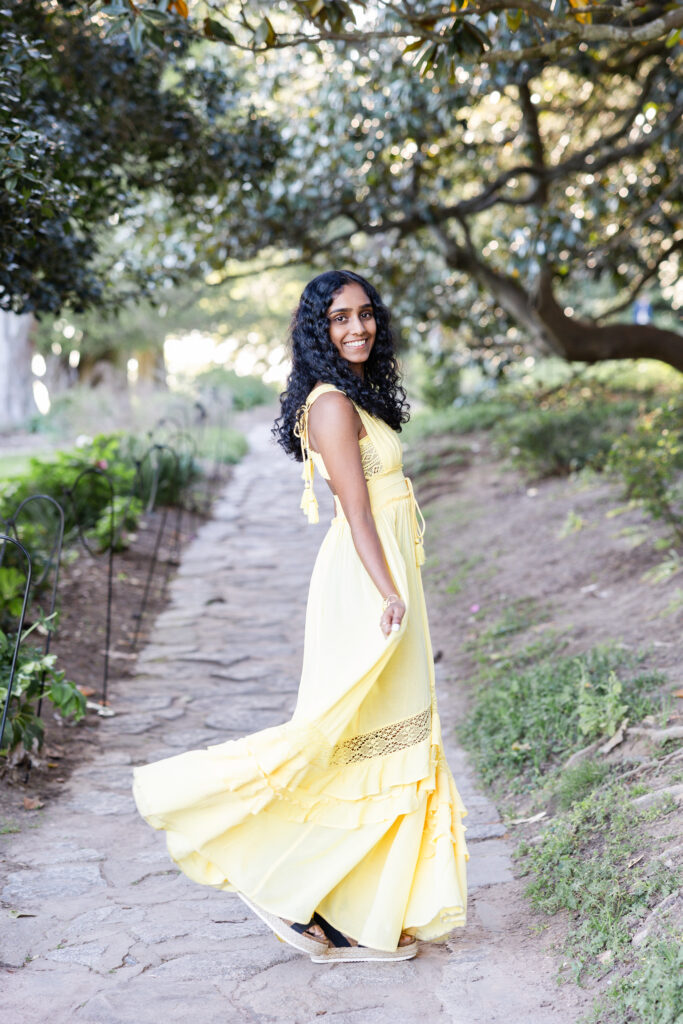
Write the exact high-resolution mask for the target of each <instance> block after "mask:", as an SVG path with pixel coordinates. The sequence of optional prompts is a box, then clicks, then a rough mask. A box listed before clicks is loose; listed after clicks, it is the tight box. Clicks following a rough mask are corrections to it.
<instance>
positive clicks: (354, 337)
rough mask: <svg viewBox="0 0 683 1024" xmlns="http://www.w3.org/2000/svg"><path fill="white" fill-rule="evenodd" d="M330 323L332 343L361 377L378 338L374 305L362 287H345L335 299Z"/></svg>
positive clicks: (328, 315) (354, 285)
mask: <svg viewBox="0 0 683 1024" xmlns="http://www.w3.org/2000/svg"><path fill="white" fill-rule="evenodd" d="M327 319H328V322H329V325H330V341H331V342H332V344H333V345H334V347H335V348H336V350H337V352H339V354H340V356H341V357H342V359H345V360H346V361H347V363H350V364H351V369H352V370H353V372H354V373H357V374H358V376H359V377H362V376H363V374H364V370H365V366H364V364H365V363H366V362H367V359H368V356H369V355H370V352H371V351H372V346H373V345H374V343H375V335H376V334H377V323H376V321H375V313H374V310H373V308H372V303H371V302H370V299H369V298H368V296H367V294H366V293H365V291H364V289H363V288H362V286H361V285H359V284H357V283H356V282H355V281H354V282H353V283H352V284H345V285H344V287H343V288H342V289H341V290H340V291H338V292H337V294H336V295H335V296H334V298H333V299H332V302H331V304H330V307H329V309H328V310H327Z"/></svg>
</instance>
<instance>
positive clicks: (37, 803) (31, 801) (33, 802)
mask: <svg viewBox="0 0 683 1024" xmlns="http://www.w3.org/2000/svg"><path fill="white" fill-rule="evenodd" d="M44 806H45V804H44V803H43V801H42V800H41V799H40V797H39V796H25V797H24V810H25V811H37V810H39V809H40V808H41V807H44Z"/></svg>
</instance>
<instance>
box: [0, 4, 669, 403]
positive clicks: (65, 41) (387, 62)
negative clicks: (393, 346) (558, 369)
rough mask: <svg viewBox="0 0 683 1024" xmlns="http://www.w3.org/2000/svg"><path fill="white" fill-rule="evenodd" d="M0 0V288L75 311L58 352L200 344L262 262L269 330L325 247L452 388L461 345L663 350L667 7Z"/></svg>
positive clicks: (581, 358)
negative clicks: (112, 315) (275, 287)
mask: <svg viewBox="0 0 683 1024" xmlns="http://www.w3.org/2000/svg"><path fill="white" fill-rule="evenodd" d="M0 16H1V17H2V22H3V24H4V25H5V27H6V30H5V31H3V33H2V44H1V49H0V76H1V77H2V83H1V84H2V86H3V89H2V95H3V99H2V103H1V104H0V106H1V107H2V112H1V116H2V121H1V122H0V149H1V151H2V155H3V160H2V170H1V171H0V175H1V177H0V182H1V184H2V190H1V192H0V212H1V213H2V219H1V221H0V223H1V225H2V226H1V227H0V243H1V244H2V252H3V257H4V258H3V261H2V269H1V270H0V297H1V301H2V305H3V306H4V308H5V309H12V310H14V311H16V312H26V311H35V312H37V313H49V314H58V317H59V318H58V320H57V321H55V323H53V324H50V323H49V322H48V321H45V322H44V323H43V324H42V325H41V328H40V332H39V334H38V337H37V344H38V345H39V346H40V347H42V349H43V351H50V350H51V349H52V345H53V343H54V342H55V338H54V335H52V336H51V334H50V332H51V331H54V330H55V329H56V330H57V333H59V331H60V330H63V328H64V325H66V327H67V328H68V330H69V331H71V329H72V328H73V330H74V331H76V332H80V336H81V339H82V340H81V345H80V349H81V350H82V352H81V355H82V358H83V363H82V366H81V367H80V369H79V370H78V373H79V375H80V376H82V377H87V376H88V375H89V374H90V373H91V370H92V363H93V362H94V361H101V360H102V359H105V360H110V361H113V362H118V365H119V366H120V367H122V366H123V364H124V363H125V362H126V360H127V359H128V358H130V356H131V353H133V352H138V353H139V352H141V351H142V350H143V349H144V348H145V346H146V347H147V348H148V349H150V350H152V349H155V350H156V352H157V353H158V352H159V350H160V345H161V344H162V342H163V338H165V337H166V334H168V333H172V332H173V330H190V329H192V328H194V329H197V330H204V329H206V330H209V331H212V330H213V331H216V332H217V340H218V341H220V338H221V337H225V334H224V331H223V328H225V327H228V326H229V325H230V324H231V323H233V322H234V321H235V320H238V321H239V319H240V317H241V316H242V314H243V313H244V311H245V310H246V307H243V309H242V312H240V311H239V310H238V308H237V307H236V306H235V290H234V285H235V282H236V281H238V280H241V279H242V276H243V275H244V274H248V273H254V274H259V273H262V272H263V271H264V268H268V267H274V268H279V272H280V273H284V272H287V271H289V272H290V274H291V277H290V278H289V280H290V281H292V282H297V285H296V286H293V287H292V288H291V289H289V291H287V290H286V291H285V293H283V296H282V301H281V303H280V306H279V308H278V310H277V312H276V313H275V319H276V321H277V327H276V328H275V330H276V332H281V334H283V333H284V328H285V323H286V312H287V309H288V308H291V304H292V303H293V301H295V297H296V287H297V286H298V282H299V281H301V280H302V279H303V277H305V276H306V275H308V274H309V273H310V272H311V271H312V270H315V269H322V268H324V267H327V266H329V265H330V264H331V263H334V264H337V265H340V264H342V263H348V264H352V265H353V266H354V267H356V268H358V269H359V270H360V271H361V272H363V271H365V272H367V273H368V274H370V275H371V276H372V277H373V278H375V279H377V280H378V283H380V284H381V286H382V288H383V291H384V292H385V293H386V295H387V298H388V300H389V301H390V303H391V305H392V307H394V308H395V309H396V312H397V313H398V314H399V319H400V322H401V325H402V329H403V336H404V338H405V339H408V338H409V339H410V341H411V344H412V345H413V346H415V347H417V348H419V349H420V350H421V351H422V352H423V353H424V355H425V357H426V359H427V361H428V363H429V364H430V366H431V371H432V376H433V381H432V385H433V386H432V391H433V392H434V393H435V394H436V393H438V394H441V395H443V396H448V400H449V401H452V396H453V395H454V394H457V390H458V386H459V384H458V378H459V375H460V373H461V369H462V366H463V365H465V364H467V363H471V362H473V361H474V362H475V363H479V364H480V365H483V366H485V367H486V369H487V372H488V373H490V374H491V375H492V376H494V377H495V376H496V375H498V374H500V373H502V372H504V370H505V368H506V367H507V366H509V365H512V364H515V363H519V362H520V361H522V360H524V359H528V358H529V357H533V356H536V355H538V354H547V353H553V354H555V355H558V356H560V357H561V358H562V359H564V360H567V361H570V362H573V361H578V362H580V363H582V364H584V363H592V362H596V361H601V360H605V359H622V358H634V357H642V356H647V357H650V358H654V359H659V360H661V361H663V362H666V363H669V364H670V365H672V366H674V367H676V368H677V369H683V345H682V344H681V334H680V318H679V310H680V306H681V302H682V301H683V296H682V295H681V287H680V277H681V275H680V272H679V267H680V251H681V246H682V244H683V230H682V228H681V224H680V209H681V181H682V179H681V172H680V167H681V159H680V128H679V125H680V116H681V113H683V84H682V80H681V56H680V54H681V39H680V32H681V27H682V26H683V11H681V9H680V8H679V7H678V6H675V7H672V6H671V5H666V4H662V3H654V2H653V3H649V4H646V5H641V6H639V7H637V8H633V9H631V7H630V6H628V5H627V7H624V6H623V5H622V6H619V7H616V6H614V5H612V4H607V3H601V2H592V3H587V4H586V5H584V6H583V7H577V6H576V5H575V4H565V3H564V2H561V0H558V2H553V3H552V4H551V3H545V2H538V3H537V2H531V3H527V2H524V3H522V5H521V6H515V7H512V6H511V5H510V4H507V3H505V2H498V0H487V2H486V3H484V2H476V0H473V2H471V3H469V4H467V5H464V4H462V5H461V4H450V3H449V4H436V5H431V4H423V5H414V4H409V5H404V4H401V3H398V4H395V5H391V7H390V8H386V7H385V6H384V5H381V4H374V3H358V4H354V5H353V6H352V7H350V6H348V5H347V4H346V3H344V2H343V0H325V2H320V0H316V2H315V3H307V2H302V3H301V2H300V3H296V4H291V3H289V2H288V0H278V2H277V3H276V4H274V5H273V6H272V8H268V7H265V8H264V7H263V6H262V5H260V6H259V8H258V12H257V9H256V7H253V8H252V7H250V6H249V5H248V4H247V5H242V4H234V3H229V2H228V3H226V2H218V0H214V2H211V3H207V2H203V0H195V2H190V3H189V4H185V3H181V2H179V0H178V2H172V0H156V2H152V0H149V2H146V3H140V4H137V5H133V4H130V3H128V2H127V0H113V2H111V3H108V4H104V3H100V2H95V3H89V4H85V3H78V2H76V0H66V2H63V3H59V4H58V3H55V2H52V0H28V2H24V3H18V2H16V0H0ZM293 67H294V68H295V69H296V74H293V73H292V69H293ZM263 280H265V279H263ZM273 280H275V279H273ZM283 280H284V279H283ZM258 291H259V286H258V285H257V286H256V291H255V293H254V294H256V295H258ZM290 291H291V295H290ZM639 298H640V299H641V304H640V307H639V308H640V312H639V313H638V314H637V315H636V314H634V311H633V310H634V306H633V304H634V301H635V300H636V299H639ZM140 300H143V301H144V302H146V303H147V304H146V305H144V306H141V307H139V308H134V303H137V302H139V301H140ZM285 300H286V301H285ZM287 304H289V305H287ZM275 305H277V301H276V302H275ZM257 307H258V303H257ZM89 308H91V309H94V310H100V309H103V310H111V309H113V310H117V311H119V312H120V318H119V320H118V321H117V322H114V321H106V320H102V318H101V317H100V316H99V313H91V314H87V316H86V310H87V309H89ZM252 308H253V307H252ZM273 308H274V307H273ZM260 314H261V309H260V308H259V309H258V312H257V316H256V319H257V321H258V317H259V316H260ZM246 315H247V316H250V315H251V312H250V311H249V312H247V313H246ZM269 315H270V314H269V313H268V312H267V311H266V312H265V316H266V319H267V318H268V316H269ZM79 317H80V318H81V319H80V320H79V321H78V322H76V319H74V318H79ZM84 317H86V318H85V319H83V318H84ZM253 329H254V330H255V331H257V332H258V331H260V330H261V328H260V327H259V326H258V322H255V323H254V325H253ZM247 333H248V332H247ZM262 333H263V334H264V335H265V334H270V333H271V332H270V331H269V330H266V331H263V332H262ZM238 334H239V332H238ZM162 336H163V337H162ZM51 337H52V340H50V338H51ZM280 342H281V336H280V337H276V338H275V339H271V343H272V344H273V345H274V346H275V347H277V345H278V344H279V343H280ZM56 344H57V346H59V345H61V346H62V349H65V348H66V347H68V346H64V345H63V344H62V342H61V341H59V340H57V341H56ZM137 358H138V362H139V363H140V364H142V362H143V361H144V362H145V366H146V367H147V368H148V369H149V371H150V372H153V371H154V367H155V365H158V358H159V357H158V355H156V356H151V357H150V358H149V359H148V360H147V359H145V360H141V359H140V357H139V356H138V357H137Z"/></svg>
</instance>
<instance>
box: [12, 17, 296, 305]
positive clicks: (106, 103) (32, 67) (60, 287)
mask: <svg viewBox="0 0 683 1024" xmlns="http://www.w3.org/2000/svg"><path fill="white" fill-rule="evenodd" d="M0 23H1V27H2V31H1V32H0V95H1V99H0V156H1V159H0V251H1V252H2V254H3V258H2V260H1V261H0V308H5V309H7V308H11V309H14V310H16V311H20V310H37V311H39V312H40V311H50V312H55V311H58V310H59V309H61V308H62V306H64V305H65V304H67V303H68V304H70V305H71V306H72V307H74V308H75V309H80V308H83V307H86V306H90V305H93V304H94V305H102V304H106V303H113V302H114V298H115V297H116V300H117V301H120V298H121V294H122V292H123V293H124V294H125V292H128V293H131V292H133V293H136V294H139V293H140V292H143V293H144V292H147V293H150V292H152V291H153V290H154V288H155V286H157V285H159V284H162V283H163V282H165V281H166V282H167V281H171V280H174V279H176V280H178V279H180V276H179V274H178V273H177V272H176V270H174V262H175V261H173V260H171V261H169V260H164V259H163V257H162V256H160V254H159V252H158V249H156V250H155V249H153V250H151V251H148V252H147V253H144V252H143V251H142V250H141V249H138V250H137V251H135V252H133V251H132V250H131V251H129V252H128V253H126V251H125V249H124V248H123V247H121V246H119V247H118V251H117V246H116V244H115V243H116V238H117V236H118V235H120V234H121V233H122V232H123V234H124V236H125V235H126V234H128V235H130V233H131V230H135V229H139V227H140V224H141V222H142V221H143V220H145V219H146V214H145V211H144V210H143V208H142V206H141V204H142V203H143V202H144V201H145V199H146V197H147V198H149V197H152V196H153V197H154V199H153V203H154V206H155V208H156V210H157V212H158V213H159V215H161V214H162V213H163V216H164V217H165V219H166V221H167V223H168V224H169V225H170V221H172V219H173V217H174V216H175V215H176V214H178V215H180V214H183V215H186V216H188V217H190V218H192V217H194V216H197V211H196V208H195V202H196V200H197V197H201V206H202V209H203V210H206V209H207V206H210V205H211V202H212V201H213V200H214V199H215V195H216V192H217V190H220V191H221V193H222V194H223V195H225V196H226V199H227V197H228V196H229V195H230V194H231V193H232V195H233V199H234V197H235V195H236V194H237V193H239V191H240V190H241V189H242V188H246V187H247V186H249V187H253V188H254V189H255V190H256V191H258V190H260V189H261V188H267V184H268V174H269V168H272V166H273V160H274V157H275V155H276V153H277V148H278V139H277V132H276V131H274V129H273V126H272V125H271V124H270V123H269V122H268V120H267V119H266V118H265V117H262V116H257V115H256V114H255V113H254V111H253V109H252V108H251V104H250V103H249V102H248V101H246V100H245V101H243V102H238V103H237V104H236V103H234V101H233V96H234V95H235V93H236V92H239V78H238V79H237V80H236V79H235V78H234V73H235V72H236V71H237V69H234V68H226V67H225V66H223V67H221V66H219V65H218V64H217V63H216V62H214V61H211V60H209V61H207V62H205V63H203V64H201V65H200V64H198V63H197V62H195V61H193V60H186V59H184V58H185V57H186V56H187V45H186V44H184V43H182V42H181V41H180V40H179V39H178V38H177V37H175V36H174V35H173V34H172V33H171V35H170V37H169V38H168V40H167V41H166V43H165V46H164V47H163V48H155V49H154V50H152V51H150V52H148V53H147V54H146V55H145V57H144V59H142V58H141V57H140V56H139V55H136V54H135V53H134V51H133V48H132V46H131V42H130V40H129V39H128V38H127V37H125V36H121V35H119V34H116V33H115V34H108V33H107V32H106V31H105V28H104V27H103V26H102V24H98V23H97V22H93V21H88V20H87V19H84V18H83V17H82V12H81V10H80V6H79V4H78V3H75V2H73V0H67V2H62V3H59V4H55V3H46V2H41V0H21V2H19V0H1V2H0ZM237 74H238V76H239V72H238V71H237ZM124 222H125V223H126V224H127V225H128V226H127V227H126V228H124ZM151 241H152V239H151V238H150V239H148V242H151ZM184 262H185V264H187V262H188V260H187V259H186V260H185V261H184ZM190 262H191V258H190Z"/></svg>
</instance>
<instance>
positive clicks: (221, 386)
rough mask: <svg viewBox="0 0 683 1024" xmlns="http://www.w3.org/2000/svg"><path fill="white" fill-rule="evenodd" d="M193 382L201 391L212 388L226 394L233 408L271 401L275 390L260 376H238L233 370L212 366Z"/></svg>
mask: <svg viewBox="0 0 683 1024" xmlns="http://www.w3.org/2000/svg"><path fill="white" fill-rule="evenodd" d="M195 384H196V386H197V387H198V388H199V390H200V393H201V392H202V391H209V390H214V391H218V392H223V393H224V394H225V395H226V396H228V398H229V400H230V404H231V406H232V408H233V409H237V410H242V409H251V408H253V406H255V405H264V404H266V403H268V402H272V401H273V398H274V397H275V391H274V389H273V388H272V387H270V385H268V384H266V383H265V382H264V381H263V380H262V379H261V378H260V377H252V376H250V375H249V374H247V375H246V376H244V377H240V376H238V374H236V373H235V371H234V370H226V369H225V368H224V367H222V366H214V367H212V368H211V369H210V370H205V371H204V373H200V374H198V376H197V377H195Z"/></svg>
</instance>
